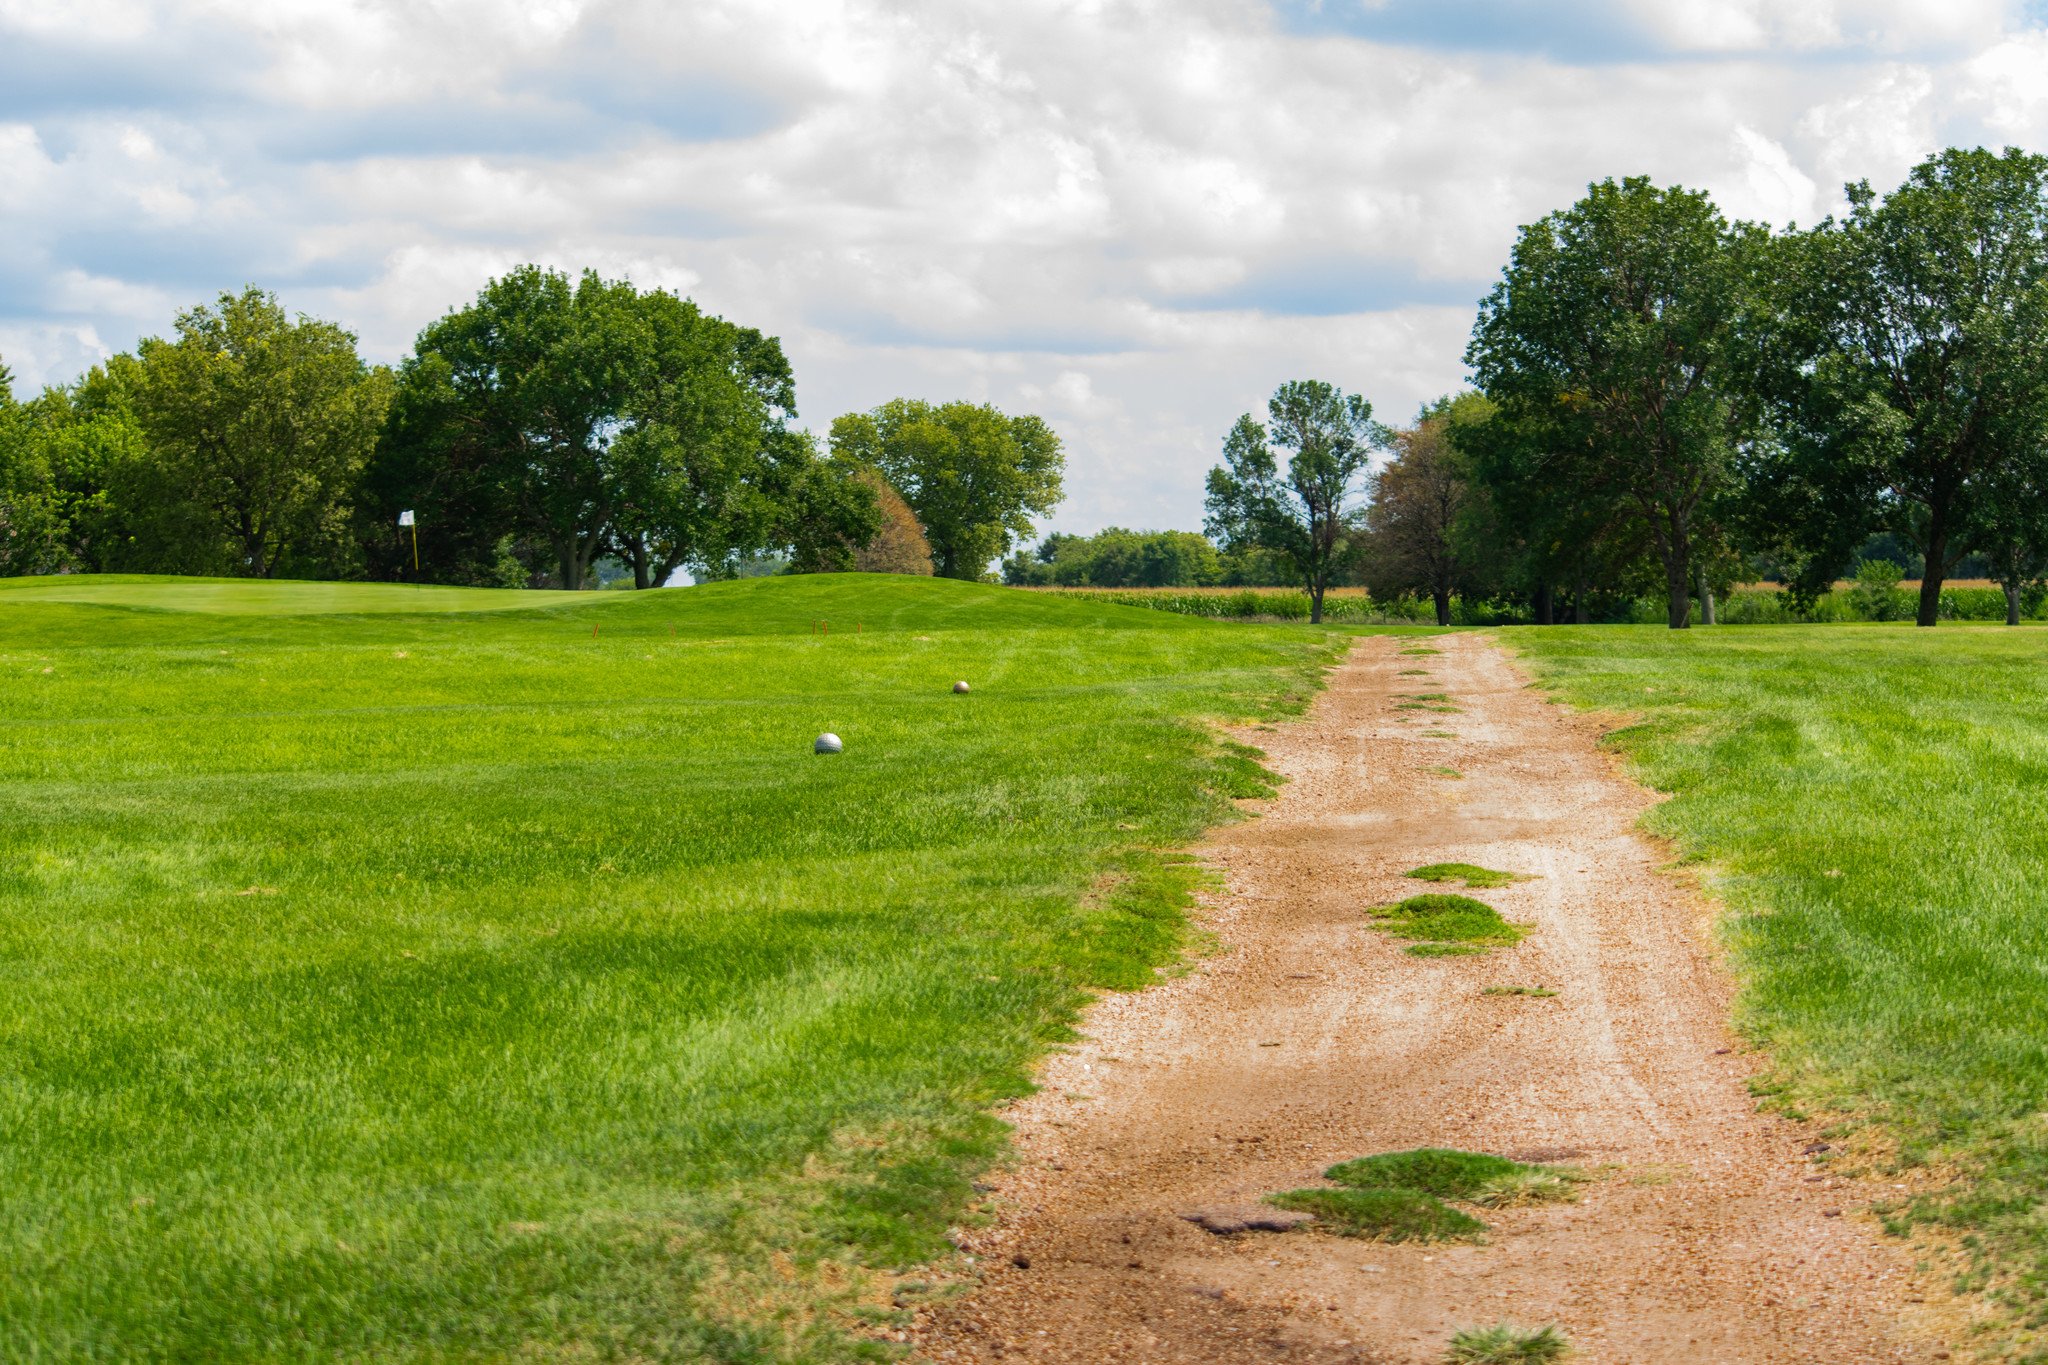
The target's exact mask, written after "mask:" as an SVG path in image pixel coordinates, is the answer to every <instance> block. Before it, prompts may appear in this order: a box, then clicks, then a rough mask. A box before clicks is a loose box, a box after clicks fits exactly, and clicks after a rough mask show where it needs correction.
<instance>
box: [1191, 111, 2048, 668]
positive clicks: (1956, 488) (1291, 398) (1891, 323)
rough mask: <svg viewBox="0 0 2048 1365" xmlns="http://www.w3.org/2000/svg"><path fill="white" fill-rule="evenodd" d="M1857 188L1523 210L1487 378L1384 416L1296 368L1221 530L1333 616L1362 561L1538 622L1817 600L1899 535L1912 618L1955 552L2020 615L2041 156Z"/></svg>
mask: <svg viewBox="0 0 2048 1365" xmlns="http://www.w3.org/2000/svg"><path fill="white" fill-rule="evenodd" d="M1847 200H1848V204H1849V208H1848V212H1847V214H1846V215H1845V216H1843V217H1841V218H1839V219H1836V218H1830V219H1828V220H1826V221H1824V222H1822V223H1820V224H1819V225H1817V226H1815V227H1813V228H1810V229H1806V230H1798V229H1796V228H1787V229H1785V230H1783V231H1776V232H1774V231H1770V230H1768V229H1766V228H1763V227H1760V226H1758V225H1755V224H1748V223H1731V222H1729V221H1728V220H1726V219H1725V218H1724V217H1723V216H1722V215H1721V213H1720V212H1719V210H1717V209H1716V208H1715V206H1714V204H1713V202H1712V201H1711V200H1710V199H1709V198H1708V196H1706V195H1705V194H1703V193H1700V192H1698V191H1694V190H1687V189H1683V188H1660V187H1658V186H1656V185H1653V184H1652V183H1651V182H1650V181H1649V180H1647V179H1643V178H1632V179H1627V180H1623V181H1620V182H1618V183H1617V182H1615V181H1612V180H1609V181H1603V182H1601V183H1599V184H1596V185H1593V186H1591V187H1590V188H1589V190H1588V192H1587V194H1586V196H1585V198H1583V199H1581V200H1579V202H1577V203H1576V204H1573V205H1572V206H1571V207H1569V208H1566V209H1562V210H1559V211H1558V212H1556V213H1552V214H1550V215H1549V216H1547V217H1545V218H1544V219H1542V220H1541V221H1540V222H1537V223H1533V224H1531V225H1529V226H1527V227H1524V228H1523V229H1521V231H1520V233H1519V234H1518V237H1517V239H1516V242H1515V245H1514V248H1513V251H1512V254H1511V257H1510V259H1509V262H1508V264H1507V266H1506V268H1505V270H1504V271H1503V272H1502V276H1501V279H1500V282H1499V283H1498V284H1497V285H1496V286H1495V287H1494V289H1493V290H1492V292H1491V293H1490V294H1488V296H1487V297H1486V298H1485V300H1484V301H1483V302H1482V303H1481V304H1480V308H1479V315H1478V319H1477V322H1476V324H1475V326H1474V329H1473V333H1472V339H1471V344H1470V346H1469V348H1468V349H1467V351H1466V357H1465V359H1466V363H1467V365H1468V367H1469V369H1470V371H1471V374H1472V378H1473V382H1474V388H1473V390H1472V391H1470V392H1466V393H1462V394H1458V395H1455V396H1452V397H1448V398H1445V399H1443V400H1441V401H1439V402H1437V403H1434V404H1432V405H1430V406H1429V407H1427V408H1425V409H1424V410H1423V411H1422V412H1421V413H1420V414H1419V415H1418V417H1417V419H1416V420H1415V421H1414V423H1413V424H1412V425H1410V426H1409V427H1407V428H1405V429H1403V430H1399V431H1392V430H1387V429H1385V428H1382V427H1379V426H1377V425H1375V424H1374V423H1373V422H1372V420H1371V408H1370V405H1368V404H1366V403H1365V402H1364V401H1363V400H1362V399H1360V398H1357V397H1356V396H1354V395H1347V394H1345V393H1343V392H1342V391H1341V390H1339V389H1337V388H1335V387H1334V386H1332V385H1328V384H1324V383H1320V382H1315V381H1300V382H1296V383H1290V384H1286V385H1283V386H1281V388H1280V389H1279V390H1278V391H1277V392H1276V393H1275V394H1274V395H1273V398H1272V400H1271V402H1270V403H1269V404H1268V411H1267V420H1265V421H1263V422H1262V421H1259V420H1257V419H1255V418H1254V417H1253V416H1251V415H1250V414H1247V415H1246V416H1244V417H1243V418H1240V419H1239V421H1238V422H1237V424H1236V425H1235V426H1234V427H1233V428H1232V429H1231V431H1230V432H1229V434H1228V436H1227V437H1226V439H1225V441H1224V449H1223V462H1222V463H1221V464H1219V465H1217V466H1216V467H1215V469H1213V470H1212V471H1211V472H1210V475H1209V485H1208V513H1209V515H1208V529H1209V531H1210V533H1211V535H1212V536H1214V537H1215V539H1216V541H1217V544H1218V546H1219V548H1221V549H1222V550H1223V551H1225V552H1226V553H1228V552H1232V551H1237V550H1242V549H1244V548H1246V547H1251V546H1258V547H1263V548H1266V549H1268V550H1270V551H1272V552H1274V553H1277V554H1279V555H1280V556H1281V557H1283V558H1284V559H1285V560H1286V561H1287V562H1288V563H1289V564H1290V565H1291V567H1292V568H1293V570H1294V579H1295V581H1296V582H1297V583H1298V584H1299V585H1300V586H1302V587H1303V588H1304V589H1305V590H1306V591H1307V592H1308V593H1309V595H1310V597H1311V599H1312V600H1313V602H1314V603H1315V615H1316V616H1317V617H1320V607H1321V598H1322V594H1323V592H1324V591H1325V589H1326V588H1327V586H1328V585H1329V584H1330V583H1331V582H1332V581H1335V580H1336V578H1337V577H1338V576H1339V575H1340V574H1342V573H1344V572H1345V571H1347V569H1348V570H1349V571H1351V572H1354V573H1356V574H1357V575H1358V576H1359V577H1360V578H1361V579H1362V581H1364V582H1365V583H1366V584H1367V586H1368V587H1369V588H1370V589H1371V590H1372V591H1373V592H1374V594H1375V595H1379V596H1394V595H1399V594H1403V593H1414V594H1417V595H1421V596H1426V597H1429V598H1432V599H1433V600H1434V603H1435V608H1436V615H1437V618H1438V620H1439V621H1441V622H1445V623H1448V622H1449V620H1450V603H1451V601H1452V599H1453V598H1454V597H1460V598H1468V599H1476V600H1484V601H1501V600H1512V601H1517V602H1520V603H1522V604H1524V605H1525V607H1526V611H1527V615H1528V616H1530V617H1532V618H1533V619H1535V620H1538V621H1541V622H1550V621H1554V620H1558V619H1561V618H1562V617H1563V616H1565V615H1567V614H1569V616H1570V617H1571V618H1572V619H1575V620H1580V621H1583V620H1587V619H1590V618H1591V617H1593V616H1596V615H1598V614H1599V613H1600V611H1601V604H1602V603H1603V602H1606V603H1612V602H1614V601H1617V600H1624V601H1625V600H1633V599H1635V598H1637V597H1640V596H1642V595H1644V594H1645V593H1646V592H1655V593H1656V594H1657V595H1658V596H1659V597H1661V598H1662V600H1663V601H1664V603H1665V615H1666V619H1667V622H1668V624H1669V625H1670V626H1671V627H1672V628H1674V629H1682V628H1684V627H1686V626H1688V625H1689V624H1691V621H1692V619H1693V611H1694V605H1695V603H1697V604H1698V607H1699V609H1700V611H1701V614H1702V615H1703V617H1704V619H1705V620H1706V621H1708V622H1709V623H1711V622H1712V621H1713V620H1714V604H1715V598H1716V596H1717V595H1725V594H1726V593H1727V592H1728V591H1729V589H1730V588H1731V587H1732V586H1733V585H1734V584H1735V583H1736V582H1739V581H1743V580H1744V579H1750V578H1758V577H1770V578H1775V579H1777V580H1778V581H1781V582H1782V583H1783V584H1784V590H1785V592H1786V594H1787V596H1788V598H1789V599H1790V600H1791V602H1793V603H1794V604H1795V605H1804V606H1808V607H1810V606H1811V604H1812V603H1813V602H1814V601H1815V600H1816V599H1817V598H1818V597H1819V596H1820V595H1821V594H1822V593H1824V592H1826V591H1827V590H1828V589H1829V587H1831V585H1832V584H1833V583H1834V582H1835V580H1836V579H1837V578H1838V577H1839V576H1840V575H1842V574H1843V573H1845V572H1847V571H1849V570H1851V569H1852V568H1854V567H1856V565H1857V563H1858V562H1859V560H1861V559H1862V558H1865V557H1866V556H1865V555H1864V554H1863V550H1864V547H1866V546H1868V545H1869V544H1870V543H1871V542H1872V541H1873V538H1882V539H1884V540H1886V541H1888V542H1889V543H1891V544H1892V545H1896V546H1903V547H1906V548H1907V549H1908V550H1909V552H1910V557H1911V558H1912V559H1913V560H1914V561H1916V563H1915V564H1914V567H1917V568H1918V570H1919V574H1920V586H1919V597H1918V602H1917V610H1916V613H1915V616H1916V619H1917V621H1918V622H1919V624H1921V625H1923V626H1927V625H1933V624H1934V623H1935V621H1936V619H1937V617H1938V615H1939V612H1940V606H1941V601H1942V587H1943V584H1944V582H1945V580H1946V579H1947V578H1948V577H1949V575H1950V574H1951V573H1952V572H1953V571H1954V570H1955V569H1956V568H1957V566H1958V565H1959V563H1961V562H1962V561H1963V560H1964V559H1965V557H1974V558H1975V559H1976V560H1977V562H1978V563H1979V564H1981V565H1982V567H1983V570H1984V572H1985V573H1986V574H1987V576H1989V577H1990V578H1992V579H1993V580H1994V581H1995V582H1997V583H1999V584H2000V585H2001V586H2002V587H2003V588H2004V590H2005V596H2006V603H2007V620H2008V621H2010V622H2015V623H2016V622H2017V621H2018V619H2019V616H2020V612H2021V606H2022V602H2023V601H2024V600H2026V599H2028V598H2029V597H2032V596H2034V595H2035V594H2036V593H2037V592H2038V590H2039V585H2040V584H2041V582H2042V579H2043V575H2044V573H2048V160H2044V159H2043V158H2042V157H2039V156H2035V155H2032V154H2029V153H2026V152H2022V151H2018V150H2014V149H2007V150H2005V151H2003V152H1992V151H1988V150H1985V149H1981V148H1980V149H1973V150H1959V149H1950V150H1948V151H1945V152H1942V153H1941V154H1939V155H1937V156H1935V157H1932V158H1930V159H1928V160H1927V161H1925V162H1923V163H1922V164H1920V165H1919V166H1916V167H1915V168H1914V169H1913V170H1912V172H1911V173H1910V174H1909V175H1908V176H1907V178H1906V180H1905V182H1904V183H1903V184H1902V185H1900V186H1899V187H1898V188H1896V189H1895V190H1893V191H1892V192H1891V193H1890V194H1889V195H1885V196H1882V197H1880V196H1879V195H1877V194H1876V193H1875V192H1874V191H1873V190H1872V189H1871V188H1870V186H1869V185H1868V184H1867V183H1858V184H1853V185H1850V186H1848V187H1847ZM1374 448H1378V449H1382V450H1384V451H1386V452H1387V456H1388V458H1387V459H1386V460H1384V461H1383V462H1382V463H1381V464H1380V465H1379V467H1378V468H1377V469H1372V468H1371V467H1370V463H1369V460H1370V453H1371V451H1372V449H1374Z"/></svg>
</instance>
